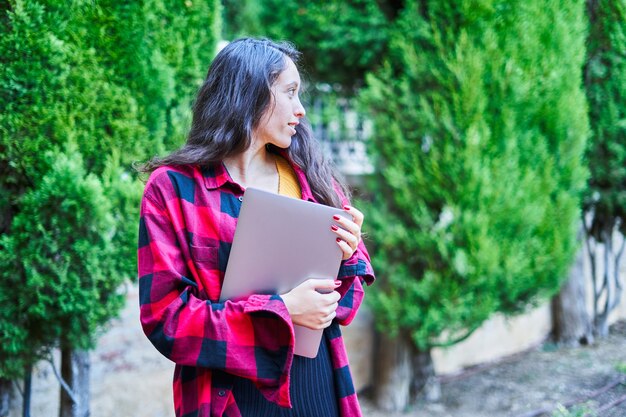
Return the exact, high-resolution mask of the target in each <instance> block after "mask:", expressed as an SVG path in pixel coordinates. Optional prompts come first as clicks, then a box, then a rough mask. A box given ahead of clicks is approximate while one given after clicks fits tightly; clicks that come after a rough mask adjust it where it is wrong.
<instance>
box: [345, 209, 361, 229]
mask: <svg viewBox="0 0 626 417" xmlns="http://www.w3.org/2000/svg"><path fill="white" fill-rule="evenodd" d="M343 209H344V211H345V212H346V213H348V214H350V215H351V216H352V220H354V222H355V223H356V224H358V225H359V229H360V228H361V226H363V218H364V217H365V216H364V215H363V213H361V212H360V211H359V210H357V209H356V208H355V207H352V206H347V205H346V206H343Z"/></svg>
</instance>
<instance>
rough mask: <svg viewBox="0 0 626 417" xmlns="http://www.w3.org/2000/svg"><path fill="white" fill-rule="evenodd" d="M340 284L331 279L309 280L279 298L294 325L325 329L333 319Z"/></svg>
mask: <svg viewBox="0 0 626 417" xmlns="http://www.w3.org/2000/svg"><path fill="white" fill-rule="evenodd" d="M340 284H341V282H340V281H333V280H332V279H314V278H313V279H309V280H306V281H304V282H303V283H302V284H300V285H298V286H297V287H296V288H294V289H293V290H291V291H289V292H288V293H286V294H282V295H281V298H282V299H283V302H284V303H285V306H286V307H287V311H289V315H290V316H291V321H292V322H293V323H294V324H297V325H300V326H304V327H308V328H309V329H313V330H320V329H325V328H326V327H328V326H330V323H331V322H332V321H333V319H334V318H335V315H336V313H335V310H337V306H338V302H339V298H341V296H340V295H339V293H338V292H337V291H335V289H336V288H337V287H339V285H340Z"/></svg>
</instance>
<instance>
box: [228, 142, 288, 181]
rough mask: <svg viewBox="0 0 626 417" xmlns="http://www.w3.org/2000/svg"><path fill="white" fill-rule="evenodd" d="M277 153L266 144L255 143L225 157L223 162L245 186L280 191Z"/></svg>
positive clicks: (232, 175)
mask: <svg viewBox="0 0 626 417" xmlns="http://www.w3.org/2000/svg"><path fill="white" fill-rule="evenodd" d="M275 158H276V157H275V155H273V154H272V153H270V152H268V151H267V148H266V147H265V146H261V147H255V146H254V144H253V145H252V146H250V147H249V148H248V149H247V150H246V151H244V152H242V153H240V154H238V155H235V156H232V157H228V158H225V159H224V161H223V163H224V167H226V170H227V171H228V174H229V175H230V177H231V178H232V179H233V181H235V182H236V183H237V184H239V185H241V186H242V187H243V188H248V187H254V188H260V189H262V190H267V191H271V192H274V193H275V192H278V171H277V169H276V159H275Z"/></svg>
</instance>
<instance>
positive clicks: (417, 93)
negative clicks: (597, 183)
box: [363, 0, 588, 349]
mask: <svg viewBox="0 0 626 417" xmlns="http://www.w3.org/2000/svg"><path fill="white" fill-rule="evenodd" d="M583 5H584V3H583V2H582V1H581V0H578V1H574V2H568V3H563V2H556V1H551V2H547V3H546V2H538V1H530V2H529V1H502V0H483V1H445V2H441V1H432V2H430V1H429V2H407V5H406V7H405V9H404V11H403V12H402V14H401V15H400V16H399V18H398V20H397V22H396V27H395V29H394V30H393V32H392V34H391V40H390V47H389V54H388V57H387V59H386V62H385V64H384V66H383V67H382V68H381V70H380V71H378V72H377V73H376V74H375V75H372V76H370V77H369V78H368V85H369V86H368V89H367V91H366V92H365V93H364V95H363V101H364V103H365V105H366V106H367V107H368V108H369V109H370V112H371V117H372V118H373V121H374V126H375V128H374V134H373V136H372V139H371V146H370V153H371V155H372V156H373V158H374V163H375V166H376V168H377V169H376V171H377V175H376V176H375V178H374V180H373V183H372V187H373V189H374V190H375V192H374V201H373V202H372V203H371V204H369V206H368V207H367V209H366V214H367V216H368V223H369V227H370V228H371V230H368V231H369V232H370V233H371V235H372V242H373V244H374V245H375V247H373V248H372V253H373V254H374V263H375V270H377V272H378V275H379V276H380V277H381V278H382V279H381V285H380V286H379V290H378V291H377V292H375V293H373V294H371V296H370V297H369V298H370V301H373V302H372V303H371V304H372V306H373V308H374V310H375V311H376V313H377V318H378V325H379V326H380V328H381V329H385V331H390V332H392V333H396V332H399V331H406V332H410V334H411V335H412V337H413V340H414V342H415V343H416V345H417V346H418V347H419V348H420V349H428V348H429V347H431V346H436V345H445V344H450V343H454V342H456V341H458V340H460V339H462V338H463V337H466V336H467V335H469V334H470V333H471V332H472V331H473V330H474V329H476V328H477V327H478V326H479V325H480V324H481V323H482V322H483V321H484V320H485V319H487V318H488V317H489V315H490V314H492V313H493V312H495V311H502V312H505V313H514V312H518V311H520V310H522V309H523V308H524V307H525V306H526V305H527V304H528V303H532V302H534V301H536V300H537V299H538V298H540V297H542V296H547V295H550V294H552V293H553V292H555V291H556V290H557V288H558V286H559V283H560V280H561V277H563V275H564V272H565V270H566V267H567V265H568V264H569V263H570V261H571V259H572V256H573V254H574V251H575V249H576V243H575V232H576V224H577V220H578V207H579V194H580V193H581V190H582V188H583V186H584V182H585V179H586V171H585V168H584V166H583V164H582V163H581V160H582V154H583V150H584V146H585V140H586V137H587V132H588V126H587V117H586V103H585V97H584V95H583V92H582V90H581V88H580V84H581V67H582V63H583V58H584V39H585V24H584V17H583V11H584V7H583Z"/></svg>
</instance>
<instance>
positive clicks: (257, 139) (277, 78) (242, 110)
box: [138, 38, 374, 417]
mask: <svg viewBox="0 0 626 417" xmlns="http://www.w3.org/2000/svg"><path fill="white" fill-rule="evenodd" d="M298 56H299V53H298V52H297V51H296V50H295V49H293V47H291V46H290V45H289V44H286V43H274V42H272V41H269V40H258V39H249V38H248V39H240V40H237V41H235V42H232V43H231V44H229V45H228V46H226V47H225V48H224V49H223V50H222V51H221V52H220V53H219V54H218V55H217V56H216V58H215V60H214V61H213V63H212V64H211V67H210V69H209V72H208V74H207V78H206V80H205V82H204V83H203V85H202V87H201V88H200V90H199V93H198V97H197V99H196V103H195V105H194V108H193V120H192V127H191V130H190V133H189V136H188V139H187V142H186V144H185V145H184V146H183V147H182V148H181V149H179V150H177V151H175V152H174V153H172V154H170V155H169V156H166V157H164V158H155V159H153V160H152V161H150V162H148V163H147V164H146V165H145V166H144V171H146V172H151V175H150V178H149V180H148V182H147V184H146V188H145V191H144V196H143V200H142V205H141V219H140V233H139V251H138V263H139V265H138V266H139V292H140V303H141V323H142V326H143V329H144V332H145V334H146V335H147V337H148V338H149V339H150V341H151V342H152V343H153V344H154V346H155V347H156V348H157V349H158V350H159V351H160V352H161V353H162V354H163V355H165V356H166V357H167V358H169V359H170V360H172V361H173V362H175V363H176V368H175V374H174V406H175V409H176V415H177V416H180V417H182V416H206V417H208V416H228V417H234V416H243V417H247V416H255V417H256V416H302V417H304V416H331V417H332V416H342V417H347V416H359V415H361V412H360V409H359V404H358V401H357V398H356V393H355V391H354V387H353V385H352V380H351V376H350V372H349V369H348V362H347V357H346V351H345V347H344V345H343V341H342V338H341V332H340V329H339V324H342V325H347V324H349V323H350V322H351V321H352V319H353V318H354V316H355V314H356V311H357V309H358V308H359V306H360V304H361V301H362V298H363V285H362V284H363V283H366V284H371V283H372V282H373V280H374V275H373V271H372V269H371V266H370V262H369V256H368V254H367V251H366V249H365V246H364V245H363V243H362V242H361V225H362V223H363V215H362V214H361V213H360V212H359V211H358V210H357V209H356V208H354V207H351V206H350V205H349V203H348V201H347V199H346V197H345V195H346V191H345V188H344V186H343V185H342V183H341V182H340V181H339V180H338V179H337V177H336V176H335V175H334V173H333V171H332V169H331V168H330V165H329V164H327V162H326V161H325V160H324V159H323V158H322V157H321V154H320V152H319V151H318V150H317V148H316V143H315V141H314V140H313V138H312V136H311V133H310V129H309V127H308V124H307V123H306V121H305V119H304V116H305V109H304V108H303V107H302V104H301V103H300V99H299V95H298V94H299V91H300V85H301V81H300V76H299V73H298V70H297V68H296V65H295V64H296V62H297V59H298ZM251 186H252V187H255V188H260V189H264V190H268V191H271V192H275V193H281V194H286V195H290V196H292V197H297V198H302V199H306V200H310V201H314V202H318V203H322V204H327V205H332V206H336V207H342V208H343V209H344V210H345V211H346V212H347V213H348V214H350V215H351V217H352V219H353V220H352V221H350V220H347V219H343V218H341V216H337V217H338V218H335V219H334V224H333V226H332V230H333V231H334V232H335V233H336V235H337V238H336V239H337V245H338V246H339V248H340V249H341V251H342V253H343V261H342V264H341V267H340V271H339V275H338V277H337V280H308V281H305V282H304V283H302V284H301V285H299V286H298V287H296V288H294V289H293V290H291V291H289V292H287V293H285V294H281V295H274V296H272V295H252V296H250V297H248V298H247V299H245V300H241V301H237V302H232V301H227V302H225V303H219V302H218V300H219V297H220V289H221V283H222V280H223V277H224V270H225V266H226V262H227V260H228V254H229V251H230V244H231V243H232V239H233V234H234V231H235V226H236V223H237V216H238V214H239V208H240V205H241V196H242V195H243V192H244V190H245V188H246V187H251ZM294 324H298V325H302V326H306V327H309V328H313V329H324V337H323V338H322V342H321V345H320V349H319V353H318V356H317V357H316V358H314V359H309V358H304V357H300V356H295V355H294V354H293V348H294V340H293V337H292V334H293V325H294Z"/></svg>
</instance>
